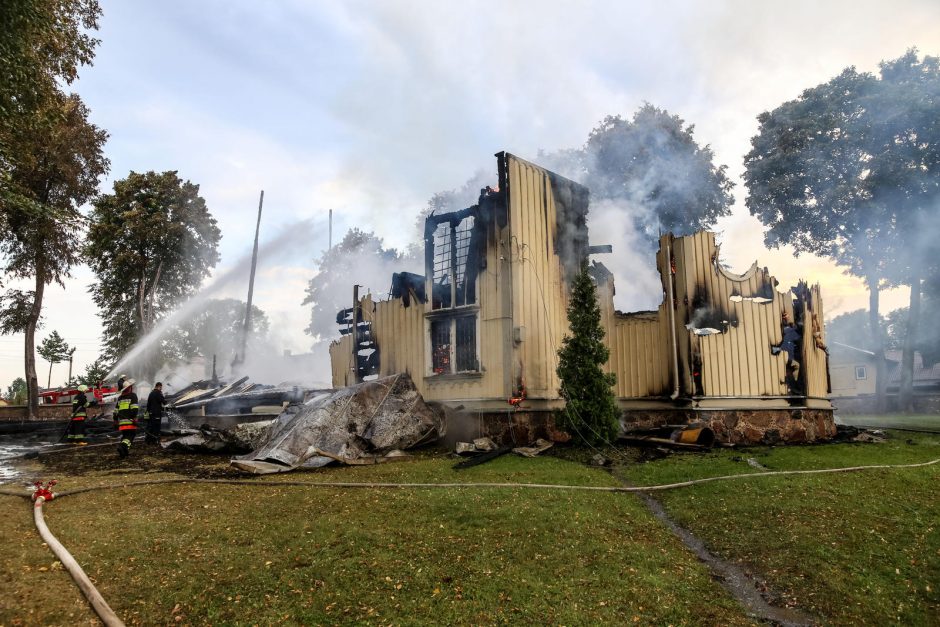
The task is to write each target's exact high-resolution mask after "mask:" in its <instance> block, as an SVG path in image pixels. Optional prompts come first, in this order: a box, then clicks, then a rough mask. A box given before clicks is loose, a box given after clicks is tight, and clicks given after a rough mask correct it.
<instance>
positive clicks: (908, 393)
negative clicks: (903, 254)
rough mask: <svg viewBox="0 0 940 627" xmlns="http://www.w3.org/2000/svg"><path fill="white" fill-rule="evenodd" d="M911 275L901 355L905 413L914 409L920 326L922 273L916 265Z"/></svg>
mask: <svg viewBox="0 0 940 627" xmlns="http://www.w3.org/2000/svg"><path fill="white" fill-rule="evenodd" d="M911 273H912V276H911V300H910V305H909V307H908V310H907V325H906V328H905V329H904V352H903V354H902V355H901V389H900V392H899V393H898V405H899V407H898V409H900V410H901V411H902V412H904V413H907V414H909V413H911V412H913V411H914V348H915V346H914V340H915V338H916V337H917V329H918V327H919V326H920V273H919V272H918V270H917V268H916V267H915V268H914V269H913V270H912V271H911Z"/></svg>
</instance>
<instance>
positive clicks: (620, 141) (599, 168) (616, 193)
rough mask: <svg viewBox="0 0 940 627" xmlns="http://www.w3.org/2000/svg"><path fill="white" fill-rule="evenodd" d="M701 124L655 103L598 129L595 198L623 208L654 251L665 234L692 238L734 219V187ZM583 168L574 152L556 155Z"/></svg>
mask: <svg viewBox="0 0 940 627" xmlns="http://www.w3.org/2000/svg"><path fill="white" fill-rule="evenodd" d="M693 132H694V126H693V125H685V121H684V120H683V119H682V118H680V117H679V116H678V115H672V114H670V113H669V112H668V111H666V110H664V109H659V108H657V107H655V106H653V105H651V104H649V103H646V104H644V105H643V106H642V107H640V109H639V110H637V112H636V113H634V114H633V119H632V120H625V119H623V118H622V117H620V116H619V115H617V116H607V117H606V118H604V119H603V120H602V121H601V123H600V124H599V125H598V126H597V127H596V128H595V129H594V130H592V131H591V134H590V137H588V140H587V144H586V145H585V147H584V151H583V155H582V156H581V158H580V166H581V168H582V169H583V180H584V182H585V183H586V184H587V186H588V187H589V188H590V189H591V194H592V197H593V198H594V199H599V200H612V201H616V202H618V203H622V204H623V205H624V207H625V209H628V210H629V213H626V212H625V213H626V215H625V217H627V218H629V219H632V220H633V221H634V226H635V227H636V230H637V232H639V233H642V234H644V235H645V237H646V239H647V241H648V242H649V243H650V244H651V246H653V245H655V244H656V243H657V242H658V241H659V235H660V233H661V232H666V231H671V232H673V233H675V234H676V235H687V234H689V233H693V232H695V231H699V230H702V229H706V228H708V227H710V226H712V225H714V223H715V221H716V220H717V219H718V218H720V217H722V216H726V215H729V214H730V213H731V204H732V203H733V202H734V197H733V196H732V194H731V190H732V188H733V187H734V183H733V182H732V181H731V180H729V179H728V177H727V175H726V173H725V172H726V170H727V166H724V165H721V166H715V164H714V154H713V153H712V150H711V148H710V147H709V146H707V145H706V146H705V147H700V146H699V145H698V143H696V141H695V137H694V136H693ZM556 156H557V157H558V158H559V159H561V160H562V161H568V162H576V161H577V159H576V155H574V154H571V153H570V151H567V152H565V153H561V154H559V155H556Z"/></svg>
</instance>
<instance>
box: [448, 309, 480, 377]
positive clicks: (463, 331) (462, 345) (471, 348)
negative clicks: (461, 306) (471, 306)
mask: <svg viewBox="0 0 940 627" xmlns="http://www.w3.org/2000/svg"><path fill="white" fill-rule="evenodd" d="M454 333H455V334H456V336H457V359H456V363H457V372H468V371H471V370H479V369H480V367H479V366H478V365H477V318H476V316H466V317H463V318H457V319H455V321H454Z"/></svg>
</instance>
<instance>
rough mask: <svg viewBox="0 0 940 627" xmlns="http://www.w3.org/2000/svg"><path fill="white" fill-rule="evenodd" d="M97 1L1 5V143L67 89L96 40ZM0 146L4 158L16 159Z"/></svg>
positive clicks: (15, 0) (25, 0)
mask: <svg viewBox="0 0 940 627" xmlns="http://www.w3.org/2000/svg"><path fill="white" fill-rule="evenodd" d="M100 15H101V8H100V7H99V6H98V1H97V0H6V1H5V2H4V3H3V10H2V11H0V137H2V136H4V135H5V134H6V133H7V132H9V131H11V130H12V129H15V128H16V126H17V125H18V124H19V123H21V122H22V120H23V118H28V117H29V116H30V115H31V113H32V112H34V111H36V110H37V109H39V108H41V107H42V106H43V103H44V102H46V101H47V100H48V99H49V98H50V97H55V95H56V94H57V93H58V91H59V88H58V85H59V84H62V83H64V84H71V83H72V81H73V80H75V78H76V77H77V76H78V68H79V66H81V65H89V64H91V61H92V59H93V57H94V54H95V47H96V46H97V45H98V43H99V42H98V40H97V39H95V38H94V37H92V36H91V35H90V34H89V33H88V32H87V31H91V30H95V29H97V28H98V18H99V17H100ZM7 148H8V144H7V143H6V142H4V141H0V150H3V153H2V154H0V162H2V161H3V157H4V156H5V157H12V158H15V155H16V153H15V152H12V151H11V152H8V151H7Z"/></svg>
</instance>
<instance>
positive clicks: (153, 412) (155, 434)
mask: <svg viewBox="0 0 940 627" xmlns="http://www.w3.org/2000/svg"><path fill="white" fill-rule="evenodd" d="M165 406H166V399H165V398H163V384H162V383H161V382H159V381H157V383H156V385H154V386H153V390H152V391H151V392H150V395H149V396H148V397H147V437H146V439H145V440H144V441H145V442H147V444H159V443H160V423H161V421H162V420H163V408H164V407H165Z"/></svg>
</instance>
